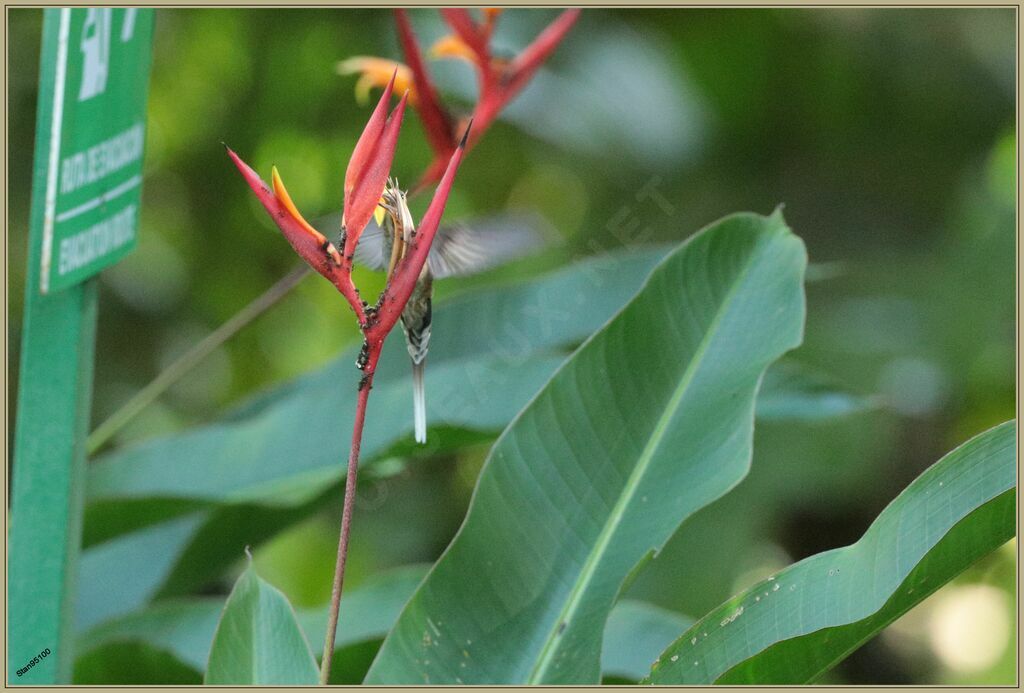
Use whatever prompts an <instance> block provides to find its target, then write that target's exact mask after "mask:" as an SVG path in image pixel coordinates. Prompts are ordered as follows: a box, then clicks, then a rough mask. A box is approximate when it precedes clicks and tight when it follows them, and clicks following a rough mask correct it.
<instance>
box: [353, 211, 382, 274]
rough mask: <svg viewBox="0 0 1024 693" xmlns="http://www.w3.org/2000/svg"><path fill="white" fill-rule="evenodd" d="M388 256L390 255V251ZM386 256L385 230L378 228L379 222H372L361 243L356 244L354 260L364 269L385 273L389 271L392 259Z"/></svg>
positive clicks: (364, 232) (363, 234)
mask: <svg viewBox="0 0 1024 693" xmlns="http://www.w3.org/2000/svg"><path fill="white" fill-rule="evenodd" d="M387 254H388V255H390V254H391V253H390V251H389V252H388V253H387ZM384 255H385V253H384V229H382V228H381V227H379V226H377V222H375V221H373V220H370V223H369V224H367V225H366V228H365V229H364V230H363V233H362V235H361V236H359V242H358V243H356V252H355V257H354V259H355V261H356V262H358V263H359V264H360V265H362V266H363V267H367V268H369V269H372V270H377V271H378V272H383V271H384V270H385V269H387V263H388V260H389V259H390V258H385V257H384Z"/></svg>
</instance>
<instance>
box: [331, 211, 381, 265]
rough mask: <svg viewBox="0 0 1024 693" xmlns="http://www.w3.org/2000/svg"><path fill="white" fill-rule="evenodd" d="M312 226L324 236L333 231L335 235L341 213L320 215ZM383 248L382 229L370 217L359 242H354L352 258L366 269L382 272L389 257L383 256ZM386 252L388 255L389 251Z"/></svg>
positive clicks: (339, 226) (339, 224) (339, 223)
mask: <svg viewBox="0 0 1024 693" xmlns="http://www.w3.org/2000/svg"><path fill="white" fill-rule="evenodd" d="M313 226H314V227H315V228H317V229H319V230H320V232H321V233H323V234H324V235H325V236H328V237H330V234H331V233H332V232H333V234H334V235H335V237H336V236H337V233H338V229H340V228H341V213H340V212H335V213H334V214H328V215H326V216H322V217H320V218H318V219H317V220H316V221H314V222H313ZM324 229H328V231H326V232H325V231H324ZM339 247H340V246H339ZM385 250H386V249H385V247H384V230H383V229H382V228H381V227H380V226H378V225H377V222H376V221H375V220H373V219H370V223H369V224H367V225H366V229H365V230H364V231H363V233H362V235H361V236H359V242H358V243H356V252H355V256H354V258H353V259H354V260H355V261H356V262H357V263H359V264H360V265H362V266H363V267H366V268H367V269H371V270H376V271H378V272H383V271H384V270H385V269H387V260H388V259H390V258H385V252H384V251H385ZM388 254H389V255H390V251H388Z"/></svg>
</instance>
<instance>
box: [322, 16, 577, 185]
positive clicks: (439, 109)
mask: <svg viewBox="0 0 1024 693" xmlns="http://www.w3.org/2000/svg"><path fill="white" fill-rule="evenodd" d="M483 12H484V20H483V22H480V23H478V22H477V21H476V20H475V19H474V18H473V15H472V14H471V13H470V12H469V10H466V9H460V8H445V9H442V10H441V16H442V17H443V18H444V20H445V22H446V23H447V24H448V26H449V27H450V28H451V30H452V34H451V35H449V36H446V37H444V38H442V39H441V40H440V41H438V42H437V43H435V44H434V53H435V55H436V56H438V57H446V58H459V59H462V60H467V61H469V62H470V63H472V64H473V65H474V66H475V68H476V71H477V79H478V84H479V89H478V92H479V98H478V100H477V103H476V105H475V107H474V108H473V112H472V115H471V116H470V119H471V120H472V121H473V123H474V127H473V132H472V134H471V135H470V138H469V141H468V142H467V144H466V148H467V149H469V148H472V147H473V145H474V144H476V142H477V141H479V139H480V138H481V137H482V136H483V134H484V133H485V132H486V131H487V129H488V128H489V127H490V125H491V123H492V122H493V121H494V119H495V118H497V117H498V115H499V114H500V113H501V110H502V109H503V108H504V107H505V106H506V105H507V104H508V103H509V101H511V100H512V99H513V98H515V96H516V95H517V94H518V93H519V92H520V91H521V90H522V89H523V87H524V86H526V84H527V83H528V82H529V81H530V79H531V78H532V77H533V75H534V74H536V72H537V70H538V68H540V66H541V65H543V64H544V61H545V60H547V58H548V56H550V55H551V53H552V52H553V51H554V50H555V48H557V47H558V44H559V43H561V41H562V39H563V38H565V35H566V34H567V33H568V32H569V29H571V28H572V26H573V24H575V22H576V20H577V19H578V18H579V14H580V10H579V9H575V8H574V9H567V10H565V11H564V12H562V13H561V14H560V15H559V16H558V17H557V18H556V19H555V20H554V21H553V22H551V24H549V25H548V26H547V27H546V28H545V29H544V31H542V32H541V33H540V34H539V35H538V36H537V38H536V39H534V41H533V42H532V43H531V44H530V45H529V46H527V47H526V48H524V49H523V50H522V52H521V53H519V55H517V56H516V57H515V58H513V59H511V60H506V59H501V58H496V57H494V52H493V51H492V50H491V35H492V33H493V31H494V26H495V22H496V21H497V17H498V15H499V14H500V12H501V11H500V10H497V9H485V10H483ZM395 24H396V27H397V30H398V39H399V43H401V45H402V52H403V53H404V54H405V61H406V63H407V65H408V68H406V66H405V65H399V64H398V63H393V65H394V66H395V67H396V68H401V69H403V70H406V69H407V70H408V72H409V73H411V75H412V79H413V84H414V86H415V93H416V99H415V102H414V107H415V108H416V111H417V112H418V113H419V116H420V119H421V120H422V121H423V127H424V130H425V131H426V135H427V139H428V141H429V142H430V147H431V149H433V151H434V160H433V161H432V162H431V163H430V165H429V166H428V167H427V170H426V171H425V172H424V174H423V175H422V177H421V178H420V180H419V182H418V183H417V185H416V189H417V190H419V189H421V188H423V187H425V186H427V185H430V184H431V183H434V182H436V181H438V180H440V179H441V177H442V176H443V175H444V172H445V170H446V168H447V165H448V161H449V159H450V158H451V156H452V153H453V152H454V151H455V149H456V144H457V143H458V141H459V140H458V130H459V125H458V121H457V119H455V118H453V117H452V115H451V114H450V113H449V112H448V111H447V110H446V109H445V107H444V106H443V104H442V103H441V100H440V98H439V97H438V94H437V89H436V88H435V87H434V83H433V79H432V78H431V76H430V72H429V70H428V69H427V65H426V62H425V61H424V59H423V54H422V52H421V50H420V46H419V42H418V41H417V39H416V35H415V34H414V33H413V30H412V26H411V25H410V23H409V17H408V15H407V14H406V11H405V10H402V9H396V10H395ZM380 62H381V61H380V59H372V60H371V59H368V58H358V59H352V60H350V61H345V62H344V63H342V65H341V66H340V67H341V68H342V70H343V71H344V72H349V71H361V72H363V77H362V78H361V80H360V84H361V85H363V86H364V87H365V85H366V84H367V83H368V81H372V80H374V79H375V78H377V79H379V78H380V75H381V72H380ZM371 65H373V66H374V67H375V72H373V73H371V71H370V66H371ZM381 86H383V85H381Z"/></svg>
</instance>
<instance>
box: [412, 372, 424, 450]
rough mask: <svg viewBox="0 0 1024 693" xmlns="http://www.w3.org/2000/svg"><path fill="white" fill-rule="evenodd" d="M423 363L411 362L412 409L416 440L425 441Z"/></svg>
mask: <svg viewBox="0 0 1024 693" xmlns="http://www.w3.org/2000/svg"><path fill="white" fill-rule="evenodd" d="M425 365H426V364H424V363H414V364H412V409H413V421H414V425H415V428H416V442H417V443H426V442H427V395H426V392H425V391H424V389H423V367H424V366H425Z"/></svg>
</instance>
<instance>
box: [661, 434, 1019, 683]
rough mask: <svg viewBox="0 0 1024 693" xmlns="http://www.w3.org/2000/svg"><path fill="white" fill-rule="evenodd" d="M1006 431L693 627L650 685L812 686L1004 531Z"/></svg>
mask: <svg viewBox="0 0 1024 693" xmlns="http://www.w3.org/2000/svg"><path fill="white" fill-rule="evenodd" d="M1014 425H1015V424H1014V422H1012V421H1011V422H1007V423H1005V424H1002V425H1000V426H997V427H996V428H993V429H991V430H989V431H987V432H985V433H982V434H981V435H978V436H976V437H974V438H972V439H971V440H969V441H968V442H967V443H965V444H963V445H962V446H960V447H959V448H957V449H956V450H953V451H952V452H950V453H949V454H948V455H946V456H945V457H943V458H942V459H941V460H939V461H938V462H937V463H936V464H934V465H933V466H932V467H931V468H929V469H928V470H926V471H925V472H924V473H923V474H922V475H921V476H920V477H918V478H917V479H916V480H915V481H914V482H913V483H912V484H911V485H910V486H908V487H907V488H906V489H905V490H904V491H903V492H902V493H901V494H900V495H899V496H898V497H897V498H896V499H895V500H894V501H893V502H892V503H890V504H889V506H888V507H887V508H886V509H885V510H883V511H882V513H881V514H880V515H879V516H878V518H877V519H876V520H875V521H874V522H873V523H872V525H871V527H869V528H868V530H867V532H865V533H864V536H863V537H861V539H860V540H859V541H857V543H855V544H853V545H851V546H848V547H845V548H841V549H834V550H832V551H826V552H825V553H821V554H818V555H816V556H812V557H810V558H807V559H805V560H803V561H800V562H799V563H797V564H795V565H793V566H792V567H790V568H787V569H786V570H784V571H782V572H780V573H778V574H777V575H774V576H772V577H770V578H768V579H767V580H765V581H763V582H761V583H759V584H757V585H754V586H753V587H752V588H750V589H749V590H747V591H746V592H744V593H743V594H741V595H739V596H737V597H735V598H733V599H731V600H729V601H728V602H726V603H725V604H723V605H722V606H720V607H718V608H717V609H715V610H714V611H712V612H711V613H710V614H708V615H707V616H705V617H704V618H702V619H701V620H700V621H698V622H697V623H695V624H694V625H693V627H691V628H690V629H689V630H688V631H687V632H686V633H684V634H683V636H682V637H680V638H679V639H678V640H677V641H676V642H674V643H673V644H672V645H671V646H670V647H669V648H668V649H667V650H665V652H664V653H662V655H661V657H660V658H659V660H658V663H657V664H656V665H655V666H654V668H653V669H652V671H651V675H650V682H651V683H658V684H710V683H732V684H737V683H758V684H802V683H809V682H811V681H813V680H814V679H815V678H816V677H818V676H820V675H821V674H822V673H824V672H825V671H827V670H828V669H829V668H831V667H832V666H834V665H835V664H836V663H838V662H839V661H841V660H842V659H844V658H845V657H846V656H847V655H849V654H850V653H851V652H852V651H853V650H855V649H856V648H857V647H859V646H860V645H862V644H863V643H864V642H866V641H867V640H868V639H869V638H871V637H872V636H874V635H875V634H877V633H878V632H879V631H880V630H881V629H882V628H884V627H885V626H887V625H888V624H890V623H892V622H893V621H894V620H895V619H896V618H898V617H899V616H900V615H902V614H904V613H905V612H906V611H908V610H909V609H910V608H911V607H913V606H914V605H915V604H917V603H919V602H920V601H922V600H923V599H924V598H925V597H927V596H928V595H930V594H931V593H933V592H934V591H935V590H937V589H938V588H939V587H941V586H942V585H943V584H945V583H946V582H948V581H949V580H951V579H952V578H953V577H955V576H956V575H958V574H959V573H960V572H962V571H963V570H964V569H965V568H967V567H968V566H969V565H971V564H972V563H973V562H974V561H976V560H977V559H978V558H980V557H981V556H984V555H985V554H986V553H988V552H990V551H992V550H993V549H995V548H997V547H998V546H1000V545H1001V544H1003V543H1005V542H1006V541H1008V540H1009V539H1010V538H1011V537H1012V536H1013V535H1014V531H1015V520H1016V513H1015V500H1016V456H1015V454H1014V448H1015V443H1016V435H1015V432H1014Z"/></svg>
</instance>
